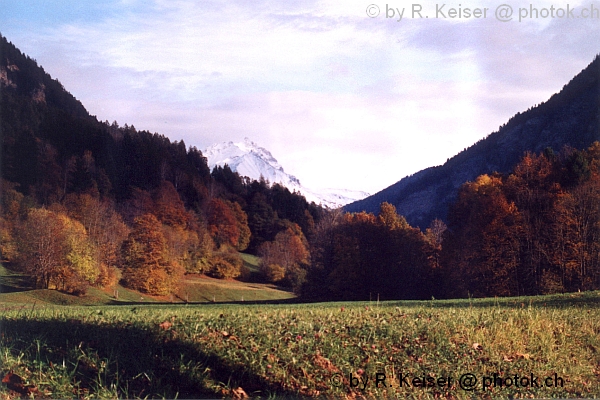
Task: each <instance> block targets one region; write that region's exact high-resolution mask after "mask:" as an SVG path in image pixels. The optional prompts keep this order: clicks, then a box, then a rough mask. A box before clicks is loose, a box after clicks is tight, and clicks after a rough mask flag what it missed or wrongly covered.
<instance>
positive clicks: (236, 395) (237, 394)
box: [231, 387, 249, 399]
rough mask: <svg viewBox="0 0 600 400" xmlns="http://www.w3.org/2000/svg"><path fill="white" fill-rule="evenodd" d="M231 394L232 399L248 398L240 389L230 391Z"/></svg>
mask: <svg viewBox="0 0 600 400" xmlns="http://www.w3.org/2000/svg"><path fill="white" fill-rule="evenodd" d="M231 394H232V395H233V398H234V399H247V398H248V397H249V396H248V394H246V392H245V391H244V389H242V388H241V387H238V388H237V389H232V390H231Z"/></svg>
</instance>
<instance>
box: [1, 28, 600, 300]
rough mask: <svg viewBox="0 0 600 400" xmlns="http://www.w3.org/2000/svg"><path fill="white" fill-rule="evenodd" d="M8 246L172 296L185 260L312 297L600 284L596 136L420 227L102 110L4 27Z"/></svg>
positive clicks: (75, 278) (529, 158) (521, 168)
mask: <svg viewBox="0 0 600 400" xmlns="http://www.w3.org/2000/svg"><path fill="white" fill-rule="evenodd" d="M0 54H2V57H1V59H0V88H1V94H0V96H1V97H0V129H1V131H0V133H1V136H2V144H1V145H2V149H1V168H2V170H1V172H2V187H1V201H0V258H1V260H2V262H3V263H4V264H5V265H7V266H9V267H10V268H12V269H15V270H19V271H23V272H25V273H27V274H28V275H30V276H31V277H32V280H33V282H34V283H35V285H36V287H38V288H51V289H57V290H61V291H64V292H68V293H73V294H76V295H83V294H85V293H86V290H87V289H88V288H89V287H90V286H98V287H107V286H112V285H114V284H115V283H117V282H121V283H122V284H123V285H125V286H126V287H129V288H132V289H135V290H139V291H140V292H142V293H147V294H151V295H168V294H170V293H172V292H174V291H175V290H176V289H177V286H178V284H179V282H180V280H181V278H182V276H183V275H184V274H192V273H195V274H199V273H201V274H207V275H210V276H213V277H216V278H221V279H232V278H238V279H244V278H245V277H247V275H248V271H245V269H244V267H243V262H242V259H241V257H240V252H248V253H251V254H255V255H258V256H260V257H261V279H263V280H264V281H266V282H273V283H277V284H279V285H282V286H285V287H288V288H290V289H291V290H294V291H295V292H296V293H298V294H299V295H300V296H301V298H304V299H308V300H341V299H347V300H359V299H369V298H375V297H378V298H380V299H381V300H389V299H429V298H432V297H435V298H445V297H467V296H477V297H480V296H512V295H525V294H538V293H555V292H564V291H577V290H590V289H600V144H598V143H594V145H592V146H591V147H590V148H588V149H583V150H576V149H573V148H565V149H563V150H562V151H561V152H560V153H556V154H555V153H554V152H553V151H552V150H550V149H548V150H546V151H545V152H544V153H543V154H529V153H528V154H525V155H524V157H523V158H522V160H521V161H520V162H519V164H518V165H517V166H516V167H515V168H514V169H513V171H512V172H510V173H507V174H492V175H482V176H480V177H478V178H477V179H476V180H475V181H474V182H468V183H466V184H464V185H463V186H462V188H461V190H460V192H459V195H458V199H457V200H456V202H455V203H454V204H453V205H452V206H451V208H450V210H449V213H448V220H447V221H446V222H443V221H441V220H434V221H432V222H431V224H430V226H429V227H428V228H427V229H426V230H425V231H422V230H421V229H419V228H415V227H411V226H410V225H409V224H408V223H407V222H406V219H405V218H404V217H402V216H401V215H399V214H398V213H397V212H396V209H395V208H394V207H393V206H392V205H390V204H387V203H383V204H381V205H380V210H379V213H377V215H375V214H372V213H364V212H361V213H344V212H343V211H342V210H329V209H324V208H322V207H320V206H318V205H316V204H314V203H308V202H307V201H306V200H305V198H304V197H303V196H302V195H300V194H299V193H292V192H290V191H289V190H288V189H286V188H284V187H282V186H280V185H278V184H273V185H271V184H270V183H269V182H266V181H264V180H261V181H252V180H250V179H248V178H242V177H240V176H239V175H238V174H237V173H234V172H232V171H231V169H230V168H229V167H227V166H225V167H216V168H215V169H214V170H212V171H210V170H209V168H208V166H207V162H206V158H205V157H203V155H202V153H201V151H199V150H198V149H196V148H195V147H187V146H186V144H185V143H183V141H175V142H171V141H170V140H169V139H168V138H166V137H164V136H162V135H160V134H157V133H150V132H147V131H139V130H137V129H136V128H135V127H133V126H128V125H127V124H125V125H124V126H120V125H119V124H118V123H117V122H113V123H109V122H108V121H105V122H101V121H98V120H97V119H96V118H95V117H93V116H90V115H89V114H88V113H87V111H86V110H85V108H84V107H83V105H82V104H81V103H80V102H79V101H77V100H76V99H75V98H74V97H73V96H72V95H71V94H69V93H68V92H67V91H66V90H65V89H64V88H63V86H62V85H61V84H60V83H59V82H58V81H56V80H53V79H52V78H51V77H50V76H49V75H48V74H46V73H45V72H44V70H43V69H42V68H41V67H40V66H38V65H37V63H36V62H35V61H34V60H32V59H30V58H29V57H27V56H25V55H23V54H22V53H21V52H20V51H19V50H18V49H17V48H16V47H15V46H13V45H12V44H11V43H9V42H8V41H7V40H6V39H5V38H3V37H1V36H0Z"/></svg>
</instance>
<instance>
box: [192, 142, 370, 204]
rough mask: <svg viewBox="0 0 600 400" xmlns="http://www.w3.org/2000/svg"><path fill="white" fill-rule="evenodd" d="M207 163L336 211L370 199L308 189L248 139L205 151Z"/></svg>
mask: <svg viewBox="0 0 600 400" xmlns="http://www.w3.org/2000/svg"><path fill="white" fill-rule="evenodd" d="M202 154H203V155H204V156H205V157H206V158H207V160H208V166H209V168H210V169H211V170H212V169H213V168H214V167H215V166H217V165H218V166H221V167H222V166H224V165H225V164H227V165H229V168H231V170H232V171H234V172H237V173H238V174H240V175H241V176H247V177H249V178H250V179H255V180H259V179H260V177H261V176H262V177H263V178H264V179H265V180H267V181H268V182H270V183H271V184H273V183H279V184H280V185H282V186H285V187H286V188H288V189H289V190H290V191H292V192H293V191H297V192H300V193H302V195H303V196H304V197H305V198H306V200H308V201H309V202H310V201H314V202H315V203H317V204H321V205H323V206H327V207H329V208H337V207H341V206H344V205H346V204H349V203H352V202H354V201H357V200H360V199H364V198H365V197H367V196H369V194H368V193H366V192H361V191H358V190H346V189H323V190H314V189H309V188H306V187H304V186H302V184H300V181H299V180H298V178H296V177H295V176H293V175H290V174H287V173H286V172H285V171H284V170H283V167H282V166H281V165H279V163H278V162H277V160H276V159H275V157H273V155H272V154H271V152H270V151H269V150H267V149H265V148H264V147H260V146H258V145H257V144H256V143H254V142H253V141H251V140H250V139H248V138H245V139H244V141H243V142H239V143H233V142H222V143H217V144H214V145H212V146H210V147H208V148H207V149H206V150H204V151H203V152H202Z"/></svg>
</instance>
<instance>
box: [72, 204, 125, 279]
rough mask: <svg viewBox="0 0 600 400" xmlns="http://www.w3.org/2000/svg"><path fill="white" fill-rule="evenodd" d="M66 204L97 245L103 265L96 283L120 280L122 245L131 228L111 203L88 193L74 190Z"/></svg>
mask: <svg viewBox="0 0 600 400" xmlns="http://www.w3.org/2000/svg"><path fill="white" fill-rule="evenodd" d="M65 206H66V208H67V210H68V213H69V216H71V217H72V218H74V219H76V220H78V221H80V222H81V223H82V224H83V226H84V227H85V230H86V232H87V234H88V235H89V238H90V241H91V242H92V243H93V244H94V248H95V250H96V259H97V260H98V261H99V268H100V276H99V277H98V280H97V282H96V284H97V285H98V286H110V285H113V284H115V283H117V281H118V275H119V271H118V269H117V267H118V265H119V260H120V250H121V244H122V243H123V241H124V240H125V238H126V237H127V235H128V234H129V228H128V227H127V225H126V224H125V223H124V222H123V220H122V218H121V216H120V215H119V214H118V213H117V212H116V211H115V209H114V206H113V204H112V202H111V201H110V200H107V199H104V200H103V199H100V198H99V197H94V196H92V195H90V194H89V193H83V194H75V193H72V194H69V195H67V197H66V200H65Z"/></svg>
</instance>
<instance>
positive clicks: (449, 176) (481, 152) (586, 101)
mask: <svg viewBox="0 0 600 400" xmlns="http://www.w3.org/2000/svg"><path fill="white" fill-rule="evenodd" d="M599 77H600V58H599V56H596V57H595V58H594V60H593V61H592V62H591V63H590V64H589V65H588V66H587V67H586V68H584V69H583V70H582V71H581V72H580V73H579V74H577V75H576V76H575V77H574V78H573V79H571V81H569V83H567V84H566V85H564V86H563V88H562V90H560V91H559V92H558V93H555V94H554V95H552V96H551V97H550V98H549V99H548V100H547V101H545V102H543V103H540V104H538V105H537V106H534V107H531V108H529V109H528V110H527V111H525V112H522V113H521V112H519V113H517V114H515V115H514V116H513V117H511V118H510V119H509V120H508V121H507V123H505V124H504V125H502V126H500V128H499V129H498V130H497V131H495V132H493V133H491V134H490V135H488V136H487V137H486V138H484V139H481V140H479V141H478V142H476V143H475V144H473V145H472V146H470V147H469V148H467V149H465V150H463V151H462V152H460V153H458V154H456V155H455V156H454V157H452V158H450V159H448V160H447V161H446V163H444V164H443V165H439V166H434V167H429V168H426V169H424V170H421V171H419V172H417V173H415V174H413V175H410V176H407V177H405V178H403V179H401V180H400V181H398V182H396V183H394V184H392V185H390V186H388V187H387V188H385V189H383V190H382V191H380V192H378V193H375V194H373V195H372V196H369V197H367V198H365V199H362V200H359V201H357V202H354V203H351V204H348V205H346V206H345V207H344V209H345V210H346V211H349V212H359V211H367V212H377V210H378V208H379V204H381V203H382V202H384V201H387V202H389V203H392V204H394V205H395V206H396V209H397V210H398V212H399V213H400V214H402V215H404V216H405V217H406V219H407V221H408V222H409V223H410V224H411V225H413V226H417V225H418V226H420V227H421V228H425V227H427V226H428V225H429V223H430V222H431V221H432V220H433V219H435V218H439V219H443V220H444V219H446V215H447V211H448V207H449V205H450V204H451V203H452V202H453V201H454V200H455V199H456V196H457V193H458V190H459V188H460V186H461V185H462V184H463V183H465V182H468V181H472V180H474V179H475V178H476V177H477V176H479V175H481V174H485V173H492V172H499V173H507V172H509V171H510V169H511V168H512V167H513V166H514V165H515V164H516V163H517V162H518V161H519V160H520V159H521V158H522V156H523V155H524V154H525V153H526V152H528V151H529V152H536V153H538V152H541V151H543V150H544V149H545V148H548V147H550V148H552V149H553V150H555V151H560V150H561V149H562V148H563V147H564V146H570V147H574V148H584V147H587V146H589V145H591V144H592V143H593V142H594V141H595V140H600V133H599V132H600V112H599V110H600V83H599Z"/></svg>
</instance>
